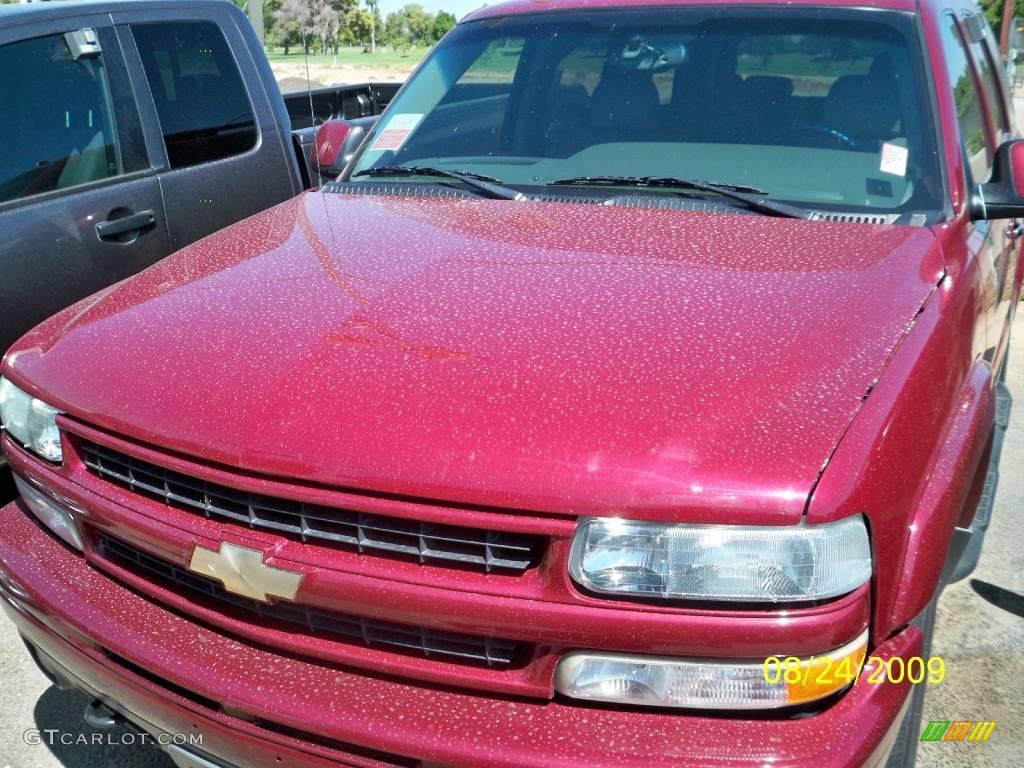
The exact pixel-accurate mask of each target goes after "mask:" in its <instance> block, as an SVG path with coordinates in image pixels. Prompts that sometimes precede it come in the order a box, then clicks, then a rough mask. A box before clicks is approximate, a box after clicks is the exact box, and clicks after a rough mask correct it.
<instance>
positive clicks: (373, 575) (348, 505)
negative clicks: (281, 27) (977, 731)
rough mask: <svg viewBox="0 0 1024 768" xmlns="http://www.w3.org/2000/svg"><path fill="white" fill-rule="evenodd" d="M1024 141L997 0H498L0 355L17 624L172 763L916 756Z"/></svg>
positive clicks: (978, 448) (972, 559)
mask: <svg viewBox="0 0 1024 768" xmlns="http://www.w3.org/2000/svg"><path fill="white" fill-rule="evenodd" d="M355 135H356V134H354V133H351V132H350V131H349V127H348V126H346V125H344V124H340V125H339V124H332V125H330V126H329V127H327V128H324V129H323V132H322V135H321V137H320V140H319V141H318V150H317V151H318V155H317V157H316V162H317V163H318V165H319V166H320V167H321V168H322V169H323V170H324V171H325V172H326V171H328V170H329V169H331V168H332V167H333V168H334V171H335V172H336V173H337V172H338V171H339V170H340V169H339V168H338V165H337V162H338V161H337V159H336V156H342V157H343V156H345V155H346V153H347V152H348V151H350V150H352V149H353V147H352V143H353V138H352V137H353V136H355ZM1015 136H1016V130H1015V126H1014V118H1013V115H1012V112H1011V110H1010V103H1009V98H1008V94H1007V89H1006V85H1005V82H1004V80H1003V75H1002V73H1001V67H1000V66H999V59H998V53H997V50H996V46H995V44H994V42H993V39H992V35H991V33H990V31H989V30H988V27H987V25H986V24H985V23H984V19H983V17H982V16H981V14H980V11H978V9H977V8H975V7H974V6H969V5H962V6H961V5H958V6H956V7H955V8H954V9H953V10H945V6H943V5H941V4H937V3H934V2H924V3H921V4H917V3H912V2H904V1H903V0H893V1H892V2H883V3H878V4H876V5H874V6H872V7H870V8H867V7H865V6H863V5H861V4H853V3H849V4H847V3H842V2H839V3H821V4H818V3H806V2H796V3H786V4H781V3H780V4H777V5H775V4H758V5H754V4H747V3H739V2H720V3H709V4H699V3H683V2H654V3H651V2H646V1H645V2H643V3H640V2H628V1H627V2H623V1H621V0H620V1H618V2H600V3H593V2H584V1H583V0H553V1H552V2H533V1H531V2H525V1H516V2H512V3H508V4H505V5H498V6H494V7H487V8H484V9H482V10H480V11H478V12H476V13H475V14H473V15H471V16H470V17H469V18H468V19H467V20H465V21H463V22H462V23H461V24H459V25H458V26H457V27H456V28H455V29H454V30H453V31H452V32H451V33H450V34H449V35H448V36H447V37H445V39H444V40H443V41H442V43H441V44H439V45H438V47H437V48H436V50H435V51H434V52H432V54H431V55H430V56H429V57H428V58H427V60H426V61H425V62H424V63H423V64H422V65H421V66H420V68H419V69H418V70H417V72H416V73H415V74H414V76H413V77H412V78H411V80H410V81H409V83H408V84H407V85H406V86H405V87H404V88H403V89H402V90H401V92H400V93H399V94H398V96H397V97H396V99H395V100H394V101H393V102H392V104H391V106H390V107H389V108H388V110H387V111H386V112H385V114H384V115H383V116H382V117H381V119H380V121H379V122H378V123H377V124H376V126H375V127H374V128H373V129H372V130H371V131H370V132H369V133H368V134H366V135H365V137H361V138H360V144H359V147H358V150H357V151H355V155H354V157H353V158H352V160H351V161H350V162H349V163H348V164H347V166H346V167H345V168H344V170H343V171H342V172H341V175H340V176H339V178H338V179H337V180H336V181H333V182H331V183H329V184H327V185H326V186H325V187H324V188H323V189H321V190H319V191H316V192H310V193H306V194H304V195H302V196H300V197H298V198H296V199H294V200H291V201H289V202H287V203H284V204H282V205H280V206H277V207H275V208H273V209H271V210H269V211H266V212H264V213H262V214H259V215H257V216H255V217H252V218H250V219H248V220H246V221H244V222H242V223H240V224H238V225H236V226H233V227H230V228H229V229H226V230H223V231H222V232H220V233H218V234H215V235H212V236H210V237H208V238H206V239H205V240H202V241H200V242H198V243H196V244H194V245H191V246H189V247H187V248H185V249H184V250H182V251H180V252H178V253H177V254H175V255H173V256H172V257H170V258H168V259H166V260H164V261H162V262H160V263H159V264H157V265H155V266H153V267H151V268H150V269H148V270H147V271H145V272H143V273H142V274H140V275H139V276H137V277H135V278H133V279H131V280H129V281H126V282H123V283H121V284H119V285H118V286H116V287H115V288H113V289H111V290H109V291H106V292H105V293H104V294H102V295H97V296H95V297H93V298H92V299H89V300H86V301H84V302H81V303H79V304H77V305H75V306H73V307H71V308H70V309H68V310H66V311H64V312H61V313H60V314H58V315H56V316H55V317H53V318H51V319H50V320H49V321H47V322H45V323H43V324H42V325H40V326H38V327H37V328H36V329H35V330H33V331H31V332H30V333H29V334H27V335H26V336H24V337H23V338H22V339H21V340H20V341H19V342H18V343H17V344H16V345H15V346H14V347H13V348H12V349H11V350H10V351H9V352H8V354H7V355H6V357H5V358H4V361H3V366H2V376H3V379H2V381H0V415H2V419H3V425H4V428H5V434H4V435H3V437H2V443H3V450H4V453H5V455H6V457H7V459H8V461H9V463H10V465H11V468H12V470H13V471H14V473H15V477H16V479H17V483H18V487H19V489H20V490H21V493H22V498H21V499H19V500H18V501H16V502H14V503H12V504H10V505H8V506H7V507H5V508H4V509H3V510H2V512H0V595H2V596H3V598H4V600H3V603H4V608H5V610H6V612H7V614H8V616H9V617H10V618H11V619H12V620H13V621H14V622H15V623H16V625H17V626H18V629H19V631H20V632H21V634H22V635H23V637H24V638H25V641H26V643H27V645H28V647H29V650H30V652H31V653H32V655H33V657H34V658H35V660H36V661H37V663H38V664H39V666H40V667H41V668H42V669H43V670H44V671H45V672H46V673H47V674H48V675H50V676H51V677H52V678H53V679H54V680H55V681H57V682H58V683H59V684H60V685H62V686H68V687H74V688H79V689H81V690H84V691H85V692H87V693H88V694H89V695H90V696H91V697H93V699H94V702H93V704H92V705H91V706H90V709H89V710H88V711H87V716H88V718H89V719H90V720H91V721H92V722H115V721H117V720H118V719H119V718H125V719H127V720H129V721H130V722H132V723H134V724H135V725H136V726H137V727H139V728H142V729H144V730H146V731H148V732H150V733H153V734H158V735H159V734H163V735H164V736H168V735H183V734H184V735H189V736H192V735H196V736H200V735H201V737H202V743H201V746H196V745H188V744H185V745H183V744H180V743H171V742H168V743H166V744H164V748H165V749H166V751H167V752H168V753H169V754H170V755H171V756H172V758H173V759H174V760H175V761H176V762H178V764H179V765H188V766H195V765H200V766H210V765H212V766H225V765H238V766H241V765H245V766H275V765H282V764H283V765H302V766H321V765H328V764H343V765H352V766H381V765H389V766H391V765H394V766H424V767H426V766H459V767H460V768H462V767H468V766H488V767H490V766H510V767H511V766H570V765H578V766H644V767H645V768H646V767H648V766H662V765H664V766H681V765H686V766H739V765H750V766H754V765H757V766H761V765H773V766H860V765H869V766H882V765H911V764H912V763H913V760H914V747H915V745H916V743H917V741H918V739H919V736H920V726H919V721H920V714H921V702H922V697H923V691H924V686H925V684H926V682H927V681H928V680H931V681H933V682H934V681H935V680H936V679H937V677H938V676H939V675H940V673H939V670H938V669H936V668H935V667H934V666H933V665H932V664H931V662H932V659H931V658H930V657H929V639H930V636H931V631H932V624H933V619H934V608H935V603H936V600H937V599H938V596H939V594H940V592H941V589H942V587H943V585H944V584H946V583H948V582H949V581H951V580H955V579H958V578H962V577H963V576H965V575H966V574H967V573H969V572H970V570H971V569H972V568H973V567H974V564H975V563H976V562H977V558H978V555H979V552H980V547H981V542H982V539H983V537H984V532H985V529H986V527H987V525H988V520H989V516H990V514H991V508H992V496H993V494H994V490H995V483H996V480H997V478H998V460H999V455H1000V449H1001V444H1002V443H1001V441H1002V435H1003V430H1004V429H1005V426H1006V418H1007V413H1008V409H1009V399H1008V396H1007V395H1006V390H1005V387H1003V386H1002V384H1001V383H1000V379H1001V375H1002V372H1003V371H1004V370H1005V361H1006V354H1007V348H1008V341H1009V329H1010V320H1011V317H1012V314H1013V312H1014V307H1015V306H1016V302H1017V299H1018V297H1019V292H1020V286H1021V266H1020V258H1019V254H1020V247H1019V240H1020V237H1021V234H1022V227H1021V225H1020V223H1019V222H1018V219H1019V218H1021V217H1022V216H1024V144H1021V143H1018V142H1017V141H1016V140H1015V138H1014V137H1015ZM893 660H899V664H898V665H897V664H896V663H894V662H893ZM897 666H898V667H899V668H902V669H904V670H905V672H906V674H903V675H899V676H896V675H893V674H890V673H891V672H892V670H893V669H895V668H896V667H897Z"/></svg>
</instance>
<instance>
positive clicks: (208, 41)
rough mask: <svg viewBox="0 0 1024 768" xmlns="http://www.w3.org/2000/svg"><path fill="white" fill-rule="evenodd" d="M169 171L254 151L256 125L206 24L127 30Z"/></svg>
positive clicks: (231, 64)
mask: <svg viewBox="0 0 1024 768" xmlns="http://www.w3.org/2000/svg"><path fill="white" fill-rule="evenodd" d="M132 34H133V35H134V36H135V42H136V45H138V48H139V54H140V55H141V56H142V63H143V66H144V67H145V69H146V78H147V79H148V80H149V87H150V90H151V91H152V92H153V100H154V101H155V102H156V110H157V114H158V115H159V117H160V127H161V129H162V130H163V134H164V143H165V144H166V146H167V156H168V159H169V160H170V163H171V167H172V168H182V167H185V166H189V165H196V164H198V163H206V162H209V161H211V160H219V159H221V158H224V157H230V156H231V155H237V154H240V153H242V152H245V151H247V150H249V149H252V147H254V146H255V145H256V120H255V118H254V116H253V112H252V105H251V104H250V103H249V97H248V95H247V93H246V90H245V86H244V84H243V83H242V77H241V75H240V74H239V72H238V67H237V65H236V64H235V61H234V59H233V58H232V56H231V50H230V48H228V44H227V41H226V40H225V39H224V36H223V35H222V34H221V31H220V30H219V29H218V28H217V25H216V24H213V23H211V22H205V21H202V22H195V21H188V22H173V23H159V24H142V25H133V26H132Z"/></svg>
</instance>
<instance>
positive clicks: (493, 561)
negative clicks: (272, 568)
mask: <svg viewBox="0 0 1024 768" xmlns="http://www.w3.org/2000/svg"><path fill="white" fill-rule="evenodd" d="M82 457H83V459H84V461H85V466H86V467H88V469H89V470H90V471H91V472H92V473H93V474H95V475H98V476H99V477H102V478H104V479H105V480H108V481H110V482H112V483H115V484H117V485H120V486H121V487H123V488H128V489H129V490H131V491H134V492H135V493H140V494H145V495H147V496H150V497H152V498H156V499H161V500H163V501H164V502H165V503H166V504H169V505H171V506H174V507H178V508H179V509H187V510H191V511H196V512H201V513H202V514H204V515H205V516H206V517H208V518H219V519H223V520H233V521H235V522H237V523H242V524H243V525H247V526H249V527H250V528H259V529H263V530H269V531H278V532H281V533H284V534H286V535H289V536H292V537H294V538H298V539H300V540H302V541H309V542H324V543H328V544H334V545H342V546H347V547H351V548H353V549H355V550H357V551H358V552H360V553H371V554H373V553H377V554H379V553H390V554H397V555H405V556H408V557H412V558H416V559H417V560H418V561H419V562H420V563H427V562H430V561H437V562H449V563H462V564H465V565H469V566H475V567H477V568H479V569H481V570H483V571H486V572H487V573H490V572H491V571H495V570H503V571H513V572H517V573H522V572H523V571H525V570H526V569H527V568H529V567H531V566H532V565H534V564H536V562H537V559H538V554H539V552H540V550H541V539H540V538H539V537H537V536H530V535H525V534H517V533H506V532H504V531H489V530H482V529H480V528H464V527H461V526H453V525H439V524H435V523H426V522H421V521H418V520H404V519H401V518H397V517H386V516H383V515H374V514H369V513H365V512H355V511H352V510H345V509H336V508H332V507H324V506H319V505H316V504H307V503H305V502H300V501H292V500H289V499H280V498H275V497H273V496H265V495H263V494H258V493H249V492H247V491H237V490H235V489H233V488H228V487H226V486H223V485H218V484H216V483H209V482H206V481H205V480H202V479H200V478H196V477H190V476H188V475H184V474H181V473H180V472H174V471H172V470H169V469H164V468H163V467H159V466H157V465H155V464H151V463H149V462H147V461H142V460H140V459H137V458H135V457H134V456H128V455H127V454H124V453H120V452H119V451H114V450H111V449H110V448H107V447H105V446H101V445H98V444H97V443H92V442H84V443H83V444H82Z"/></svg>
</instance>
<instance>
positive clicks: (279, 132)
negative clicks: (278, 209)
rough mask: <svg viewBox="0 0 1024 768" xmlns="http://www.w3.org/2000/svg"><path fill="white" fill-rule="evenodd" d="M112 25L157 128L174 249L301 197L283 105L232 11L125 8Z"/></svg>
mask: <svg viewBox="0 0 1024 768" xmlns="http://www.w3.org/2000/svg"><path fill="white" fill-rule="evenodd" d="M164 13H167V14H168V17H167V18H161V16H162V15H163V14H164ZM122 22H123V23H122ZM115 23H116V24H117V25H118V34H119V38H120V39H121V41H122V44H123V46H124V47H125V49H126V51H128V60H129V64H130V65H131V62H132V61H134V62H135V67H136V68H137V70H138V71H140V72H141V73H143V75H144V77H140V78H139V83H140V86H141V89H140V92H139V96H140V101H144V102H146V110H147V111H152V113H153V114H154V116H155V122H156V123H157V124H158V125H159V127H160V137H159V144H158V147H159V149H160V151H162V152H163V153H164V154H165V161H164V162H165V167H164V168H163V169H162V170H161V173H160V184H161V188H162V190H163V194H164V200H165V201H166V206H167V217H168V230H169V232H170V237H171V245H172V247H173V248H174V249H175V250H177V249H178V248H182V247H184V246H185V245H188V244H189V243H191V242H193V241H195V240H198V239H199V238H201V237H204V236H206V235H208V234H211V233H213V232H216V231H217V230H219V229H223V228H224V227H226V226H228V225H229V224H233V223H234V222H236V221H240V220H241V219H243V218H246V217H247V216H251V215H252V214H254V213H258V212H259V211H262V210H265V209H267V208H270V207H271V206H273V205H276V204H277V203H280V202H283V201H284V200H287V199H289V198H291V197H293V196H294V195H296V194H298V192H299V191H301V184H300V177H299V175H298V167H297V163H296V158H295V154H294V149H293V147H292V143H291V133H290V131H289V130H288V127H287V112H286V111H285V106H284V101H283V100H282V99H281V97H280V94H279V92H278V91H277V88H276V85H275V84H274V83H273V82H272V81H271V82H270V83H265V82H264V79H263V78H264V76H268V77H269V76H270V75H269V69H268V71H267V72H266V73H265V74H264V73H262V71H261V70H260V69H259V68H258V67H257V66H256V63H255V62H254V61H253V60H252V56H251V55H250V45H253V46H257V47H258V42H255V38H253V39H252V40H250V39H249V38H250V37H251V36H252V35H251V26H250V25H249V22H248V20H247V19H246V18H245V16H244V15H243V14H242V13H241V11H239V10H238V9H237V8H234V7H232V6H231V5H229V4H226V3H225V4H224V6H223V7H219V8H218V7H216V6H206V7H197V8H189V9H188V13H187V14H185V13H183V12H182V10H181V9H180V8H175V9H173V10H170V11H167V12H163V11H154V10H153V9H147V11H145V12H140V11H124V12H122V13H119V14H115ZM247 34H248V36H247ZM257 49H258V48H257ZM259 55H260V56H262V55H263V53H262V51H259ZM133 71H135V70H133ZM268 97H269V98H268ZM271 99H276V101H273V102H272V101H271Z"/></svg>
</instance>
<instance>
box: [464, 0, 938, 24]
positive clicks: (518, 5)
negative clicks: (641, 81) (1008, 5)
mask: <svg viewBox="0 0 1024 768" xmlns="http://www.w3.org/2000/svg"><path fill="white" fill-rule="evenodd" d="M766 4H767V5H785V6H792V5H816V6H847V7H856V8H886V9H891V10H900V11H916V10H917V9H918V8H920V3H918V2H917V0H869V1H868V2H864V0H507V2H500V3H497V4H495V5H486V6H484V7H482V8H479V9H478V10H476V11H473V12H472V13H470V14H468V15H467V16H466V17H465V18H464V19H463V21H475V20H477V19H486V18H494V17H497V16H512V15H518V14H526V13H539V12H545V11H575V10H582V11H590V10H601V9H605V8H652V7H655V8H656V7H671V6H680V5H760V6H763V5H766Z"/></svg>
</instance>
